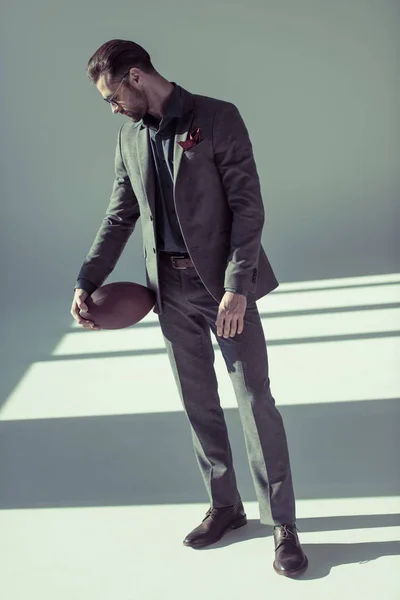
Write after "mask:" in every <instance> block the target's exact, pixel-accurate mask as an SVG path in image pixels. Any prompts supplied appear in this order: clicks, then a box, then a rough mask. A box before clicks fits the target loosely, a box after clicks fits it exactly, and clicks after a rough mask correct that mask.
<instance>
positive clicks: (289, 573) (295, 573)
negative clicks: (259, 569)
mask: <svg viewBox="0 0 400 600" xmlns="http://www.w3.org/2000/svg"><path fill="white" fill-rule="evenodd" d="M304 558H305V561H304V563H303V565H302V566H301V567H300V568H299V569H297V570H296V571H282V570H281V569H277V568H276V566H275V561H274V562H273V563H272V566H273V567H274V571H275V573H278V575H284V576H285V577H297V576H298V575H301V574H302V573H304V571H305V570H306V569H307V567H308V558H307V556H305V557H304Z"/></svg>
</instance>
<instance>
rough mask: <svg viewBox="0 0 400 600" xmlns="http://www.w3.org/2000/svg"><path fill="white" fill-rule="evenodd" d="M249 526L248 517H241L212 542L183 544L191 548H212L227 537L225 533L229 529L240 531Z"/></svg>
mask: <svg viewBox="0 0 400 600" xmlns="http://www.w3.org/2000/svg"><path fill="white" fill-rule="evenodd" d="M246 524H247V517H246V516H244V517H240V518H239V519H237V520H236V521H233V522H232V523H230V524H229V525H227V526H226V527H225V529H223V530H222V531H221V534H220V536H219V537H218V538H215V539H214V540H213V541H212V542H206V543H203V544H194V543H192V544H190V543H189V544H185V542H183V545H184V546H188V547H189V548H204V547H205V546H211V545H212V544H215V543H216V542H219V540H220V539H221V538H222V537H223V536H224V535H225V533H226V532H227V531H228V530H229V529H239V527H243V526H244V525H246Z"/></svg>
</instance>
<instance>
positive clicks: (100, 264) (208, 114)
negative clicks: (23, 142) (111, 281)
mask: <svg viewBox="0 0 400 600" xmlns="http://www.w3.org/2000/svg"><path fill="white" fill-rule="evenodd" d="M181 89H182V94H183V107H184V109H183V116H182V119H180V120H179V122H178V124H177V128H176V135H175V147H174V194H175V206H176V215H177V218H178V221H179V224H180V226H181V230H182V234H183V238H184V241H185V244H186V247H187V249H188V252H189V254H190V256H191V259H192V261H193V263H194V265H195V268H196V271H197V273H198V275H199V276H200V278H201V280H202V281H203V283H204V285H205V287H206V288H207V289H208V291H209V292H210V294H211V295H212V296H213V297H214V298H215V300H216V301H217V302H218V303H219V302H220V301H221V299H222V296H223V295H224V293H225V288H226V287H229V288H233V289H241V290H246V291H247V292H248V294H247V298H248V301H251V300H257V299H259V298H261V297H262V296H265V295H266V294H268V293H269V292H270V291H272V290H273V289H275V288H276V287H278V281H277V279H276V277H275V274H274V272H273V270H272V268H271V265H270V263H269V261H268V258H267V256H266V254H265V252H264V249H263V247H262V245H261V233H262V228H263V224H264V206H263V201H262V197H261V189H260V181H259V176H258V173H257V168H256V164H255V161H254V156H253V148H252V144H251V142H250V139H249V134H248V131H247V128H246V125H245V124H244V121H243V119H242V117H241V115H240V113H239V110H238V109H237V108H236V106H235V105H234V104H232V103H231V102H226V101H223V100H218V99H216V98H210V97H208V96H201V95H198V94H191V93H190V92H188V91H187V90H185V89H184V88H181ZM197 128H200V141H199V142H198V143H197V145H196V146H195V147H193V148H191V149H189V150H186V151H184V150H183V148H182V147H181V145H180V144H179V143H178V142H182V141H185V140H187V139H189V135H190V133H192V132H193V131H195V130H196V129H197ZM154 186H155V173H154V167H153V160H152V154H151V148H150V143H149V139H148V130H147V128H146V127H145V126H144V125H143V123H142V121H139V122H138V123H133V122H127V123H125V124H124V125H123V126H122V127H121V128H120V130H119V132H118V141H117V148H116V153H115V180H114V184H113V189H112V193H111V198H110V202H109V205H108V207H107V211H106V214H105V217H104V219H103V221H102V223H101V226H100V228H99V230H98V232H97V234H96V237H95V240H94V242H93V244H92V247H91V248H90V250H89V253H88V255H87V256H86V258H85V261H84V263H83V265H82V267H81V269H80V271H79V275H78V280H80V279H87V280H89V281H90V282H92V283H93V284H94V285H95V286H97V287H100V286H101V285H102V284H103V283H104V281H105V280H106V278H107V277H108V275H109V274H110V273H111V272H112V271H113V269H114V267H115V265H116V263H117V261H118V259H119V257H120V255H121V253H122V251H123V249H124V247H125V245H126V243H127V241H128V239H129V237H130V235H131V234H132V232H133V230H134V228H135V225H136V222H137V220H138V219H139V217H141V224H142V237H143V253H144V258H145V261H146V281H147V285H148V287H150V288H151V289H152V290H154V292H155V293H156V298H157V300H156V305H155V307H154V312H155V313H157V314H160V313H161V312H162V306H161V297H160V291H159V284H158V265H157V246H156V233H155V229H154V227H155V219H154V210H155V200H154ZM76 287H78V285H76Z"/></svg>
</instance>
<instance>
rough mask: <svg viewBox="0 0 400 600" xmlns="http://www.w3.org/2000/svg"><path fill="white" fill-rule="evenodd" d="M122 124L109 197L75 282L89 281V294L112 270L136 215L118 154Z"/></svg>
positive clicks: (135, 201) (137, 213) (135, 203)
mask: <svg viewBox="0 0 400 600" xmlns="http://www.w3.org/2000/svg"><path fill="white" fill-rule="evenodd" d="M122 127H123V125H122ZM122 127H121V128H120V130H119V132H118V139H117V147H116V151H115V161H114V166H115V179H114V183H113V187H112V192H111V198H110V200H109V204H108V207H107V210H106V214H105V216H104V218H103V220H102V223H101V225H100V228H99V229H98V231H97V234H96V236H95V239H94V241H93V244H92V246H91V248H90V250H89V252H88V254H87V256H86V258H85V260H84V262H83V264H82V266H81V269H80V271H79V274H78V277H77V283H76V285H75V288H76V287H80V285H81V284H82V281H81V280H86V282H87V283H89V282H90V283H91V285H90V286H88V285H86V288H88V287H89V288H90V293H93V291H94V290H95V289H96V288H98V287H100V286H101V285H102V284H103V282H104V281H105V279H106V278H107V277H108V275H109V274H110V273H111V272H112V271H113V269H114V267H115V265H116V263H117V261H118V259H119V257H120V256H121V254H122V251H123V249H124V248H125V245H126V243H127V241H128V239H129V237H130V236H131V234H132V232H133V231H134V229H135V226H136V222H137V220H138V218H139V217H140V210H139V204H138V201H137V199H136V196H135V194H134V192H133V189H132V185H131V182H130V179H129V177H128V173H127V171H126V169H125V165H124V162H123V159H122V155H121V130H122ZM88 291H89V290H88Z"/></svg>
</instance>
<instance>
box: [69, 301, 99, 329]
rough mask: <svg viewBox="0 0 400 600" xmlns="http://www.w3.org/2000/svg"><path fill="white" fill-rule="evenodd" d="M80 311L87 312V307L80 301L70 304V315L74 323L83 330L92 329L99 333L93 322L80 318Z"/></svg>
mask: <svg viewBox="0 0 400 600" xmlns="http://www.w3.org/2000/svg"><path fill="white" fill-rule="evenodd" d="M80 310H82V311H84V312H88V307H87V305H86V304H85V303H84V302H83V301H81V302H79V300H78V301H75V300H74V302H73V303H72V308H71V311H70V312H71V315H72V316H73V317H74V319H75V321H76V322H77V323H78V324H79V325H80V326H81V327H83V329H93V330H96V331H99V329H100V327H99V326H98V325H96V324H95V323H94V322H93V321H90V320H89V319H84V318H83V317H81V315H80V314H79V311H80Z"/></svg>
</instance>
